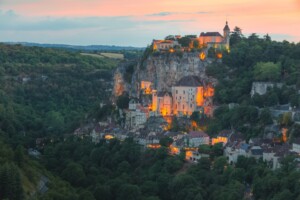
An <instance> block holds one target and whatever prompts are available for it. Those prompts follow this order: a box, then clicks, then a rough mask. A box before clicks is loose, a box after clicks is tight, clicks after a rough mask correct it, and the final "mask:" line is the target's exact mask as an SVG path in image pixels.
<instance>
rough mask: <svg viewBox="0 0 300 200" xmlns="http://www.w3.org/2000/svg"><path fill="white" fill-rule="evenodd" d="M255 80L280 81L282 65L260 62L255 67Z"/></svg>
mask: <svg viewBox="0 0 300 200" xmlns="http://www.w3.org/2000/svg"><path fill="white" fill-rule="evenodd" d="M254 78H255V80H258V81H278V80H279V78H280V64H274V63H272V62H258V63H256V65H255V66H254Z"/></svg>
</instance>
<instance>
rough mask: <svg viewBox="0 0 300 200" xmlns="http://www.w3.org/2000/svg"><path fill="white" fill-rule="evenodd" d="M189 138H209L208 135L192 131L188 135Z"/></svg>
mask: <svg viewBox="0 0 300 200" xmlns="http://www.w3.org/2000/svg"><path fill="white" fill-rule="evenodd" d="M188 137H189V138H200V137H209V136H208V135H207V134H206V133H204V132H203V131H191V132H189V134H188Z"/></svg>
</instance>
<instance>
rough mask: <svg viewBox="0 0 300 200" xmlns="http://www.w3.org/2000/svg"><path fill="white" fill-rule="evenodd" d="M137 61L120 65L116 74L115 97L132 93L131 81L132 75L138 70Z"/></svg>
mask: <svg viewBox="0 0 300 200" xmlns="http://www.w3.org/2000/svg"><path fill="white" fill-rule="evenodd" d="M136 65H137V62H136V61H127V62H122V63H120V64H119V66H118V67H117V69H116V70H115V72H114V77H113V79H114V90H113V96H114V97H116V96H120V95H122V94H123V93H124V92H129V91H131V88H132V85H131V81H132V79H133V77H132V74H133V73H134V69H135V68H136Z"/></svg>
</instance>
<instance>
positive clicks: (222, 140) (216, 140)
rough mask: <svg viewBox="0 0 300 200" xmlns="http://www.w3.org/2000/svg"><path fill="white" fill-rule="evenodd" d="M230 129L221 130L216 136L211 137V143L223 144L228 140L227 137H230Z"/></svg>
mask: <svg viewBox="0 0 300 200" xmlns="http://www.w3.org/2000/svg"><path fill="white" fill-rule="evenodd" d="M231 133H232V131H231V130H223V131H221V132H220V133H219V134H218V135H217V137H216V138H212V139H211V144H212V145H215V144H217V143H223V146H225V145H226V144H227V142H228V138H229V137H230V135H231Z"/></svg>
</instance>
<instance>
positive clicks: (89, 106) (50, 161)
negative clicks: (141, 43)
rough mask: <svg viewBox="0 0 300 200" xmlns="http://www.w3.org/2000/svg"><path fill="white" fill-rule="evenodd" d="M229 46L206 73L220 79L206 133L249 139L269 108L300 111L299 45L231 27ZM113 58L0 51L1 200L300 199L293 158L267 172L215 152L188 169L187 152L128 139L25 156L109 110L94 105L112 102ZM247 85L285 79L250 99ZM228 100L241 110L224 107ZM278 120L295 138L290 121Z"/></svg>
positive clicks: (70, 142) (70, 143)
mask: <svg viewBox="0 0 300 200" xmlns="http://www.w3.org/2000/svg"><path fill="white" fill-rule="evenodd" d="M231 46H232V47H231V51H230V54H227V53H226V52H224V53H223V64H220V63H219V62H216V63H214V64H213V65H211V66H210V67H209V68H208V70H207V73H208V74H209V75H210V76H214V77H216V78H218V80H219V82H220V84H219V85H218V87H217V88H216V96H215V99H214V100H215V103H216V104H218V105H220V107H219V109H217V110H216V112H215V118H214V119H212V120H209V122H208V123H209V125H208V132H210V133H216V132H217V131H218V130H221V129H225V128H234V129H236V130H239V131H241V132H242V133H243V134H246V136H247V137H248V138H249V137H251V136H255V135H259V134H261V130H262V128H263V127H264V126H265V125H268V124H270V123H272V118H271V116H270V111H269V109H268V107H269V106H273V105H278V104H286V103H291V104H292V105H293V106H295V107H298V106H299V105H300V98H299V95H298V94H297V92H296V91H297V90H299V86H300V82H299V76H300V74H299V73H300V58H299V55H300V44H299V43H298V44H294V43H289V42H286V41H284V42H276V41H272V40H271V38H270V37H269V36H267V35H266V36H265V37H264V38H259V37H258V36H257V35H255V34H252V35H250V36H249V37H247V38H246V37H244V36H243V35H242V34H241V32H240V31H239V29H238V28H236V29H235V31H234V32H233V33H232V37H231ZM117 62H118V61H116V60H113V59H108V58H101V59H100V58H94V57H89V56H82V55H80V54H79V53H74V52H67V51H64V50H53V49H46V48H38V47H22V46H19V45H13V46H10V45H3V44H1V45H0V82H1V84H0V93H1V95H0V199H12V200H14V199H29V197H30V199H46V200H48V199H49V200H51V199H55V200H65V199H66V200H76V199H78V200H79V199H80V200H82V199H83V200H98V199H99V200H100V199H101V200H105V199H107V200H110V199H111V200H120V199H122V200H135V199H136V200H140V199H141V200H156V199H157V200H158V199H161V200H201V199H203V200H204V199H205V200H206V199H228V200H235V199H236V200H238V199H243V198H247V196H248V195H249V194H250V193H253V195H254V198H255V199H264V200H265V199H276V200H280V199H282V200H283V199H300V189H299V188H300V184H299V178H300V172H299V171H297V170H296V166H295V164H294V162H293V158H290V157H287V158H286V159H285V160H284V161H283V165H282V167H281V169H279V170H275V171H272V170H271V169H269V168H268V166H267V164H266V163H263V162H262V161H256V160H255V159H248V158H244V157H240V158H239V159H238V162H237V164H236V165H235V166H231V165H228V164H227V160H226V158H225V157H223V156H222V151H220V149H218V148H208V150H207V151H208V153H209V154H210V155H211V156H210V158H203V159H201V160H200V162H199V163H198V164H193V165H191V164H190V163H187V162H185V161H184V158H185V155H184V154H183V153H182V154H180V155H178V156H170V155H169V153H168V148H167V146H168V144H165V143H163V142H162V145H163V147H162V148H160V149H147V150H145V149H144V148H142V147H141V146H139V145H138V144H136V143H135V142H134V141H133V140H132V139H130V138H129V139H126V140H125V141H124V142H120V141H118V140H115V139H113V140H110V141H109V142H107V141H104V140H103V141H101V142H100V143H99V144H97V145H95V144H92V143H91V141H90V140H89V139H80V138H76V137H69V138H68V139H67V140H59V139H58V140H55V142H53V143H49V144H46V146H45V147H44V149H43V151H42V153H43V154H42V156H41V157H40V159H33V158H31V157H29V156H28V155H27V151H26V150H27V148H29V147H34V146H35V139H36V138H38V137H45V136H46V137H47V136H51V137H55V138H61V136H62V135H65V134H69V133H71V132H72V131H74V129H75V128H77V127H78V126H79V125H80V124H82V123H85V120H87V119H89V118H90V117H91V116H93V117H103V116H105V115H107V114H110V113H111V111H112V109H111V107H110V106H108V107H105V109H99V103H100V102H104V103H105V102H106V101H107V100H108V99H109V94H110V93H109V91H106V89H107V88H109V87H111V85H109V84H111V83H110V82H111V79H112V69H113V68H114V67H115V66H116V65H117ZM253 81H281V82H283V83H284V86H283V88H281V89H273V90H270V91H269V92H268V94H267V95H266V96H265V97H261V96H254V97H253V98H252V99H251V98H250V90H251V83H252V82H253ZM228 103H238V104H239V105H240V106H238V107H235V108H234V109H231V110H229V108H228V107H227V106H226V105H227V104H228ZM257 108H261V109H262V110H261V111H259V110H258V109H257ZM196 118H197V117H196ZM201 119H202V118H201V117H200V118H199V119H198V120H201ZM280 123H281V124H282V126H288V127H290V128H291V129H290V130H291V134H292V135H294V136H299V135H300V132H299V130H300V129H299V127H297V126H296V125H294V124H293V123H292V122H290V121H289V120H284V119H281V121H280ZM245 124H246V125H247V126H245ZM249 124H250V126H249ZM297 134H299V135H297ZM41 177H47V179H48V182H47V183H46V186H47V188H48V191H47V192H46V193H43V192H42V191H40V190H39V189H37V186H38V185H39V183H40V181H41Z"/></svg>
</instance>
